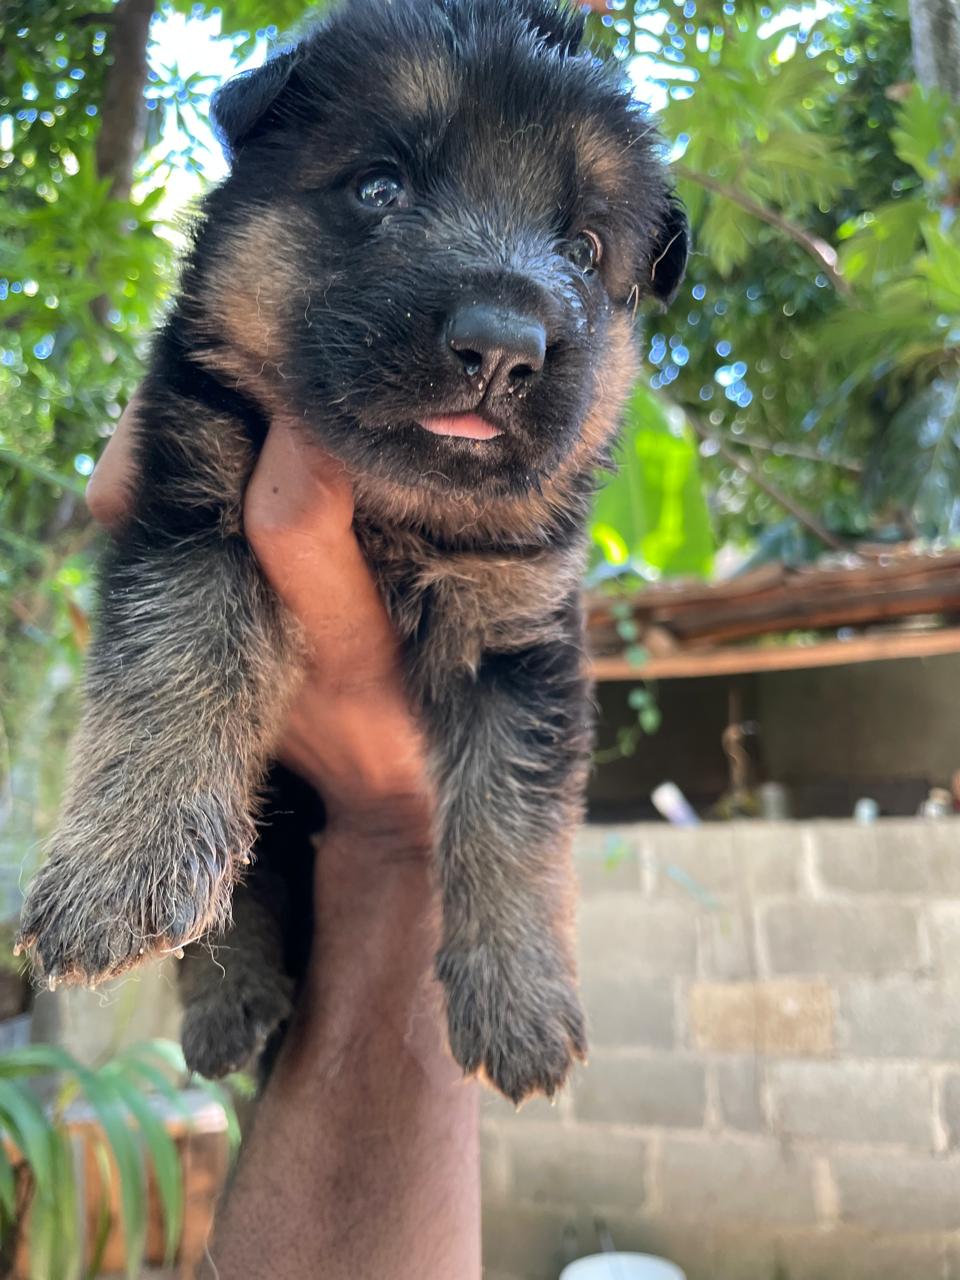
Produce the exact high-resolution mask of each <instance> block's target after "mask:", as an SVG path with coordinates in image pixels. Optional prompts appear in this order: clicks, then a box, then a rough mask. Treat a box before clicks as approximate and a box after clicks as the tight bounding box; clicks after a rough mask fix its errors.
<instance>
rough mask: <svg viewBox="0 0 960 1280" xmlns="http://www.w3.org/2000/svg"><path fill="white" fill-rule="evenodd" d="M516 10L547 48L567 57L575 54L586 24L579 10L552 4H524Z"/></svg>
mask: <svg viewBox="0 0 960 1280" xmlns="http://www.w3.org/2000/svg"><path fill="white" fill-rule="evenodd" d="M517 8H518V11H519V13H520V14H521V16H522V17H524V18H526V20H527V22H529V24H530V26H531V27H533V29H534V31H536V33H537V35H538V36H540V37H541V38H542V39H543V42H544V44H546V45H547V47H548V48H553V49H559V51H560V52H561V53H562V54H564V55H566V56H567V57H570V56H572V55H573V54H575V53H576V52H577V51H578V50H579V48H580V45H581V43H582V41H583V31H584V24H585V22H586V15H585V14H584V13H582V12H581V11H580V9H579V8H575V7H574V6H573V5H572V4H566V3H563V2H561V3H560V4H557V3H555V2H554V0H526V3H523V4H520V5H518V6H517Z"/></svg>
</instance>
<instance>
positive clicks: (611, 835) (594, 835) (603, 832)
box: [575, 823, 644, 896]
mask: <svg viewBox="0 0 960 1280" xmlns="http://www.w3.org/2000/svg"><path fill="white" fill-rule="evenodd" d="M643 830H644V828H643V827H641V826H639V825H638V824H636V823H633V824H628V825H621V826H594V825H593V824H588V825H585V826H582V827H581V828H580V830H579V831H578V832H577V838H576V844H575V860H576V868H577V877H578V879H579V882H580V892H581V894H583V895H584V896H587V895H589V894H594V893H639V892H640V890H641V886H642V879H641V847H642V839H643V835H642V833H643Z"/></svg>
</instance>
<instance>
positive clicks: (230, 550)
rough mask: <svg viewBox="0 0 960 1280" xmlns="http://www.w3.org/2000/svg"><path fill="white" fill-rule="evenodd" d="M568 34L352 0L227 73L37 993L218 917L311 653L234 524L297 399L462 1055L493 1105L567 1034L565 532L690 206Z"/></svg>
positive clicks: (529, 1087) (241, 1036)
mask: <svg viewBox="0 0 960 1280" xmlns="http://www.w3.org/2000/svg"><path fill="white" fill-rule="evenodd" d="M582 28H583V21H582V17H580V16H578V15H576V14H574V13H571V12H569V11H567V10H566V9H563V8H560V7H557V6H556V5H554V4H553V3H552V2H551V0H510V2H509V3H508V2H507V0H393V2H392V3H383V0H352V2H351V3H350V4H349V5H347V6H345V7H344V8H343V9H342V10H340V11H338V12H335V13H334V14H333V15H332V16H330V17H329V18H328V19H327V20H326V21H325V22H324V23H323V25H321V26H320V27H319V28H318V29H317V30H316V31H314V32H313V33H312V34H311V35H309V36H308V37H307V38H306V39H305V40H304V41H303V42H302V43H301V44H299V45H297V46H296V47H295V48H293V49H291V50H289V51H288V52H285V53H282V54H280V55H279V56H278V57H275V58H274V59H273V60H272V61H270V62H268V63H267V64H266V65H265V66H264V67H262V68H261V69H259V70H257V71H254V72H251V73H250V74H248V75H246V76H243V77H241V78H238V79H236V80H234V81H231V82H230V83H228V84H227V85H226V86H225V87H224V88H223V89H222V90H221V91H220V93H219V94H218V96H217V98H216V101H215V104H214V119H215V123H216V126H217V128H218V130H219V133H220V135H221V138H222V140H223V142H224V143H225V145H226V147H227V149H228V150H229V153H230V156H231V158H232V172H231V174H230V177H229V178H228V179H227V180H226V181H225V182H224V183H223V185H222V186H220V187H219V188H218V189H217V190H215V191H214V192H213V193H212V194H211V195H210V196H209V197H208V198H207V200H206V202H205V205H204V207H203V210H202V214H201V216H200V218H199V221H198V224H197V227H196V231H195V236H194V243H193V248H192V252H191V253H190V255H189V258H188V260H187V262H186V265H185V269H184V273H183V281H182V289H181V292H180V296H179V299H178V301H177V303H176V305H175V307H174V308H173V310H172V312H171V314H170V316H169V318H168V320H167V321H166V323H165V324H164V326H163V328H162V329H161V331H160V333H159V335H158V336H157V338H156V341H155V343H154V347H153V355H152V361H151V364H150V370H149V373H148V375H147V378H146V381H145V384H144V388H143V411H142V414H141V419H142V420H141V424H140V426H139V427H138V435H137V451H138V461H139V481H138V486H137V491H136V496H135V498H134V501H133V504H132V509H131V515H130V517H129V519H128V520H127V522H126V526H125V527H124V528H123V529H122V530H121V531H120V532H118V533H117V534H116V535H115V536H114V538H113V540H112V545H111V546H110V548H109V550H108V552H107V553H106V556H105V559H104V562H103V566H102V581H101V595H100V607H99V617H98V622H97V627H96V636H95V641H94V643H93V646H92V649H91V653H90V658H89V663H88V672H87V686H86V710H85V713H84V716H83V721H82V724H81V727H80V730H79V733H78V736H77V740H76V744H75V749H74V762H73V773H72V782H71V787H70V793H69V796H68V798H67V801H66V805H65V810H64V815H63V819H62V822H61V825H60V829H59V832H58V833H57V835H56V837H55V839H54V841H53V843H52V847H51V850H50V855H49V857H48V859H47V861H46V863H45V864H44V866H43V867H42V869H41V871H40V872H39V874H38V875H37V877H36V879H35V881H34V883H33V886H32V889H31V892H30V894H29V897H28V900H27V902H26V905H25V908H24V912H23V918H22V923H21V934H20V941H21V945H23V946H26V947H28V948H30V949H31V950H32V952H33V955H34V957H35V961H36V964H37V966H38V968H39V970H40V972H41V973H42V974H43V975H45V976H46V977H47V979H48V980H49V981H50V982H52V983H56V982H57V981H65V982H78V981H82V982H91V981H96V980H98V979H101V978H106V977H109V976H111V975H114V974H118V973H121V972H123V971H124V970H125V969H127V968H128V967H129V966H131V965H133V964H135V963H137V961H138V960H139V959H140V958H142V957H144V956H145V955H148V954H150V953H153V952H157V951H161V950H166V949H170V948H174V949H176V948H180V947H182V946H184V945H186V944H187V943H189V942H191V941H193V940H196V939H197V938H198V937H200V936H201V935H203V934H205V933H207V932H208V931H213V932H214V933H222V932H223V931H224V930H225V929H226V928H227V927H228V924H229V921H230V912H231V895H232V890H233V888H234V885H235V883H236V881H237V880H238V877H239V876H240V874H241V869H242V868H243V867H244V866H245V864H246V863H247V862H248V861H249V855H250V851H251V849H252V847H253V845H254V841H255V837H256V822H255V815H256V812H257V805H258V795H259V794H260V792H261V789H262V786H263V781H264V774H265V769H266V766H267V762H268V758H269V755H270V750H271V744H272V742H273V741H274V739H275V735H276V732H277V728H278V724H279V721H280V720H281V718H282V715H283V711H284V703H285V697H286V694H287V692H288V691H289V690H291V689H292V688H293V687H294V686H295V682H296V679H297V673H298V669H299V662H300V659H299V654H298V638H297V633H296V627H295V625H294V624H293V622H292V620H291V619H290V618H289V617H288V616H286V614H285V612H284V609H283V607H282V606H281V604H280V603H279V602H278V600H277V599H276V597H275V596H274V594H273V592H272V591H271V589H270V587H269V585H268V584H267V583H266V582H265V581H264V579H263V578H262V576H261V574H260V573H259V571H258V569H257V565H256V563H255V561H254V559H253V557H252V555H251V552H250V549H249V547H248V545H247V543H246V541H245V540H244V537H243V528H242V520H241V506H242V500H243V493H244V487H245V485H246V483H247V480H248V478H249V476H250V472H251V469H252V467H253V465H254V462H255V459H256V456H257V451H258V449H259V448H260V446H261V444H262V442H263V439H264V437H265V433H266V431H267V426H268V423H269V420H270V417H271V415H272V414H275V413H277V412H278V411H280V410H283V411H285V412H286V413H287V414H288V415H289V414H292V415H293V416H295V417H296V418H297V419H298V420H300V421H301V422H302V430H303V432H304V434H305V435H306V436H309V437H311V438H313V439H316V440H319V441H321V442H322V443H323V445H324V446H325V447H326V448H327V449H328V450H330V451H331V452H332V453H333V454H335V455H336V456H337V457H338V458H340V459H342V461H343V462H344V463H345V464H346V466H347V467H348V468H349V471H350V473H351V475H352V477H353V480H354V484H355V491H356V531H357V536H358V537H359V539H360V542H361V545H362V546H363V548H364V550H365V552H366V555H367V557H368V558H369V561H370V563H371V565H372V567H373V570H374V572H375V574H376V577H377V581H378V584H379V587H380V590H381V591H382V594H383V598H384V600H385V602H386V605H387V608H388V610H389V613H390V617H391V618H392V621H393V624H394V626H395V628H396V631H397V634H398V636H399V637H400V641H401V643H402V646H403V652H404V656H405V669H406V675H407V679H408V681H409V689H410V692H411V695H412V698H413V699H414V701H415V705H416V706H417V707H418V708H419V711H420V714H421V715H422V717H423V722H424V725H425V728H426V730H427V733H428V737H429V740H430V743H431V745H432V766H433V769H434V771H435V776H436V781H437V784H438V788H439V794H440V797H441V803H440V806H439V814H438V820H437V821H438V832H437V858H438V875H439V881H440V885H441V890H442V896H443V913H444V918H443V938H442V945H441V949H440V952H439V955H438V957H437V966H436V967H437V974H438V976H439V978H440V981H441V983H442V984H443V987H444V988H445V992H446V1000H447V1011H448V1020H449V1037H450V1046H451V1050H452V1052H453V1054H454V1056H455V1057H456V1059H457V1061H458V1062H459V1063H460V1064H461V1065H462V1067H463V1069H464V1071H465V1072H475V1071H482V1072H483V1073H484V1074H485V1075H486V1076H487V1077H488V1078H489V1080H490V1081H492V1083H493V1084H494V1085H496V1087H497V1088H499V1089H500V1090H501V1091H502V1092H503V1093H504V1094H506V1095H507V1096H508V1097H509V1098H511V1099H513V1100H514V1101H519V1100H520V1099H522V1098H524V1097H526V1096H527V1095H528V1094H530V1093H532V1092H536V1091H541V1092H543V1093H545V1094H548V1095H550V1094H553V1093H554V1091H555V1090H556V1089H557V1088H558V1087H559V1086H560V1085H561V1084H562V1082H563V1081H564V1079H565V1077H566V1075H567V1072H568V1070H569V1067H570V1064H571V1061H572V1059H573V1058H575V1057H577V1056H580V1055H582V1054H583V1052H584V1047H585V1042H584V1028H583V1018H582V1014H581V1010H580V1006H579V1002H578V998H577V992H576V984H575V976H574V966H573V960H572V955H571V948H570V941H569V938H568V936H567V934H566V931H565V930H566V921H567V919H568V915H569V907H570V899H571V880H572V873H571V870H570V843H571V835H572V832H573V830H574V827H575V824H576V822H577V820H578V817H579V815H580V812H581V794H582V790H583V784H584V775H585V771H586V765H587V754H588V748H589V744H590V714H589V708H588V686H587V680H586V677H585V674H584V662H583V646H582V634H581V633H582V621H581V614H580V604H579V586H580V578H581V572H582V569H583V563H584V553H585V541H586V539H585V525H586V519H587V512H588V506H589V502H590V497H591V494H592V492H593V490H594V487H595V483H596V476H597V473H598V470H599V469H601V468H603V467H605V466H607V465H608V464H609V461H610V456H611V445H612V442H613V439H614V435H615V431H616V426H617V419H618V415H619V412H620V409H621V405H622V403H623V401H624V398H625V396H626V393H627V391H628V389H629V387H630V384H631V382H632V380H633V378H634V376H635V373H636V368H635V353H634V343H633V338H632V316H633V313H634V311H635V310H636V305H637V302H638V300H639V299H640V298H642V297H643V296H650V297H653V298H655V299H658V300H660V301H661V302H666V301H667V300H669V299H670V298H671V297H672V295H673V294H674V292H675V290H676V289H677V286H678V284H679V282H680V279H681V276H682V273H683V269H684V262H685V258H686V253H687V232H686V225H685V221H684V217H683V214H682V211H681V209H680V207H679V205H678V203H677V201H676V200H675V199H674V198H673V195H672V193H671V188H670V185H669V182H668V178H667V175H666V173H665V170H664V166H663V163H662V157H661V153H660V146H659V143H658V139H657V137H656V134H655V132H654V131H653V129H652V128H651V125H650V123H649V122H648V121H647V119H645V117H644V115H643V114H642V112H641V111H640V110H638V108H637V107H636V105H635V104H634V103H633V102H632V101H631V100H630V96H629V92H628V89H627V88H626V87H625V84H624V82H623V76H622V68H621V67H620V66H618V65H617V64H615V63H604V62H603V61H601V60H600V59H599V58H598V57H596V56H595V55H594V54H592V53H591V52H589V51H588V50H586V49H584V48H583V47H582ZM269 871H270V868H265V872H269ZM273 878H274V879H276V872H275V871H274V876H273ZM269 879H270V877H269V876H268V875H265V876H264V877H263V882H262V883H261V886H260V889H259V890H258V889H257V882H256V880H254V881H252V882H251V886H250V890H251V891H250V892H249V893H247V894H246V895H245V897H244V898H243V900H242V901H238V905H237V913H236V914H237V925H236V928H237V933H236V934H235V935H234V937H232V938H231V948H230V951H229V952H227V953H226V955H227V960H228V962H229V957H230V956H231V955H242V954H243V953H244V948H245V946H247V944H246V943H245V942H244V937H243V933H244V930H246V933H247V936H248V938H249V939H250V941H249V950H248V955H247V960H246V962H244V963H241V964H240V966H239V968H238V969H237V971H236V974H235V975H234V977H233V978H232V979H230V977H229V973H228V979H227V980H225V981H224V983H223V984H222V985H223V991H224V993H225V999H226V996H227V995H229V999H226V1003H225V1004H224V1006H223V1011H222V1012H223V1016H222V1018H221V1020H220V1024H219V1025H218V1035H217V1037H213V1036H210V1035H207V1036H204V1034H203V1032H202V1029H201V1030H198V1029H197V1028H198V1026H201V1027H202V1018H201V1019H200V1021H199V1022H198V1018H197V1017H196V1016H195V1017H193V1018H191V1015H190V1012H189V1010H188V1016H187V1031H188V1034H187V1050H188V1055H189V1056H191V1058H192V1059H193V1061H194V1063H195V1064H196V1065H199V1066H201V1067H202V1068H203V1069H204V1070H206V1071H208V1072H210V1073H211V1074H216V1073H217V1072H218V1071H220V1070H224V1069H226V1067H227V1066H229V1065H231V1062H232V1059H233V1058H234V1057H236V1055H237V1054H238V1053H239V1052H240V1051H241V1050H242V1049H244V1048H245V1047H251V1040H252V1038H256V1036H258V1035H260V1036H262V1034H263V1033H264V1032H266V1031H268V1030H269V1029H270V1027H271V1026H272V1025H274V1024H275V1022H276V1021H277V1020H278V1019H279V1018H281V1017H282V1016H283V1014H284V1012H285V1010H286V1008H287V1002H288V1000H289V993H290V981H289V978H288V977H287V976H285V974H284V972H283V966H284V963H285V958H284V938H283V928H282V924H281V919H280V917H278V915H277V909H278V904H279V903H280V902H281V899H282V898H283V893H282V892H274V891H273V889H268V884H267V882H268V880H269ZM194 963H196V964H199V966H200V967H199V968H198V969H195V970H194V971H193V973H192V976H191V977H190V978H189V980H188V981H187V983H186V986H187V992H188V997H189V1000H192V1002H193V1003H194V1005H195V1006H196V1009H199V1010H202V1011H203V1012H204V1016H209V1014H210V1010H211V1001H213V1003H214V1005H215V1003H216V996H215V994H213V991H214V988H213V986H212V985H211V983H212V982H213V977H212V976H211V975H210V974H208V975H207V977H206V978H205V977H204V976H203V966H202V963H201V962H200V961H199V959H198V958H197V957H194ZM211 967H212V962H211ZM215 975H216V981H217V982H219V981H220V977H221V970H220V969H219V968H217V969H216V970H215ZM251 1010H252V1011H253V1012H251ZM231 1019H233V1023H234V1026H233V1035H232V1036H231V1035H228V1034H226V1032H225V1031H224V1022H226V1024H230V1022H231ZM191 1025H192V1027H193V1030H192V1031H191V1030H190V1028H191ZM221 1033H222V1034H221ZM218 1045H219V1048H218Z"/></svg>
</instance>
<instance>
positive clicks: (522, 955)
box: [437, 943, 587, 1105]
mask: <svg viewBox="0 0 960 1280" xmlns="http://www.w3.org/2000/svg"><path fill="white" fill-rule="evenodd" d="M437 976H438V977H439V979H440V981H441V982H442V983H443V985H444V988H445V989H446V995H447V1021H448V1026H449V1034H450V1049H451V1052H452V1053H453V1056H454V1058H456V1060H457V1062H459V1064H460V1065H461V1066H462V1067H463V1070H464V1072H465V1073H466V1074H467V1075H474V1074H477V1073H479V1074H481V1075H482V1076H484V1077H485V1078H486V1079H487V1080H488V1081H489V1082H490V1084H492V1085H493V1086H494V1087H495V1088H496V1089H499V1090H500V1092H501V1093H502V1094H504V1095H505V1096H506V1097H508V1098H509V1099H510V1100H511V1102H513V1103H514V1104H515V1105H519V1104H520V1103H521V1102H523V1101H524V1099H525V1098H528V1097H530V1096H531V1095H532V1094H537V1093H542V1094H544V1095H545V1096H546V1097H548V1098H552V1097H553V1095H554V1094H555V1093H556V1092H557V1090H558V1089H560V1088H561V1087H562V1086H563V1084H564V1083H565V1081H566V1079H567V1076H568V1075H569V1072H570V1068H571V1067H572V1065H573V1062H574V1060H575V1059H579V1060H582V1059H583V1058H584V1057H585V1055H586V1049H587V1040H586V1031H585V1027H584V1018H583V1011H582V1009H581V1007H580V1001H579V998H578V996H577V991H576V986H575V984H574V981H573V978H572V976H571V975H570V973H569V971H568V968H567V966H566V964H565V963H564V961H563V960H562V959H560V958H558V957H557V956H556V955H555V954H553V953H551V952H550V951H547V950H544V951H532V950H527V951H523V950H521V951H519V952H516V951H507V950H501V949H498V948H497V947H496V946H493V945H491V944H489V943H480V944H478V945H476V946H474V947H455V946H448V947H445V948H444V949H443V950H442V951H441V952H440V955H439V956H438V957H437Z"/></svg>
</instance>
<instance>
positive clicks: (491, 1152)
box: [480, 1124, 509, 1205]
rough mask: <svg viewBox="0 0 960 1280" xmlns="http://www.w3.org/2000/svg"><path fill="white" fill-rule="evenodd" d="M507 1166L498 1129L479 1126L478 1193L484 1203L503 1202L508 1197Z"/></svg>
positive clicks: (490, 1126)
mask: <svg viewBox="0 0 960 1280" xmlns="http://www.w3.org/2000/svg"><path fill="white" fill-rule="evenodd" d="M508 1191H509V1166H508V1163H507V1153H506V1149H505V1147H504V1143H503V1139H502V1137H501V1133H500V1130H499V1129H498V1128H496V1127H495V1126H493V1125H486V1124H481V1126H480V1195H481V1199H482V1201H483V1203H484V1204H491V1205H492V1204H503V1203H505V1202H506V1200H507V1198H508Z"/></svg>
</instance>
